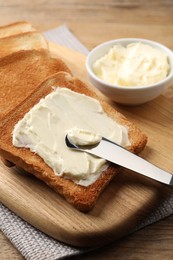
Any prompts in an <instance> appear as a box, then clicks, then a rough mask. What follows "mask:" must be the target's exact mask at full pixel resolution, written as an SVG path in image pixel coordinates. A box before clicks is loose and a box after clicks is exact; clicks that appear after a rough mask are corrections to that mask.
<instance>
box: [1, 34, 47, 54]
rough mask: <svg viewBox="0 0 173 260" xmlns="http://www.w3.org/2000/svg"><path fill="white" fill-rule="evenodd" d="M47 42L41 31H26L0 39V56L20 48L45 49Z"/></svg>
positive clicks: (20, 49)
mask: <svg viewBox="0 0 173 260" xmlns="http://www.w3.org/2000/svg"><path fill="white" fill-rule="evenodd" d="M47 48H48V44H47V41H46V39H45V38H44V36H43V35H42V34H41V33H38V32H26V33H21V34H16V35H12V36H9V37H4V38H1V39H0V58H2V57H4V56H7V55H9V54H12V53H15V52H18V51H22V50H40V49H47Z"/></svg>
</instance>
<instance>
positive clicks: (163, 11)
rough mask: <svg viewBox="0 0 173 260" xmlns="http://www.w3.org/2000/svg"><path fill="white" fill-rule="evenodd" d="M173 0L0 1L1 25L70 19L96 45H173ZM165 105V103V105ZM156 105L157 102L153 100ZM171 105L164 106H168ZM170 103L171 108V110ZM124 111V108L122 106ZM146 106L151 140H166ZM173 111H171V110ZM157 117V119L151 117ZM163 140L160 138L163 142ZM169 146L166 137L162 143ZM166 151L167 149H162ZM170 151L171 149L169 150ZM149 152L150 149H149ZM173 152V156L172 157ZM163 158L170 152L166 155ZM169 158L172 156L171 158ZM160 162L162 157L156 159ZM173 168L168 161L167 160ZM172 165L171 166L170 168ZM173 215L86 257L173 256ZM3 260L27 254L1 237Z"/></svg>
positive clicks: (43, 26)
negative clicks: (125, 40)
mask: <svg viewBox="0 0 173 260" xmlns="http://www.w3.org/2000/svg"><path fill="white" fill-rule="evenodd" d="M172 13H173V2H172V0H166V1H164V0H157V1H154V0H152V1H142V0H124V1H121V0H119V1H113V0H112V1H110V0H109V1H99V0H93V1H92V2H91V1H84V0H83V1H79V0H78V1H74V0H71V1H70V0H67V1H64V2H63V1H59V0H50V1H41V0H39V1H38V0H35V1H34V4H33V3H32V2H31V1H29V0H26V1H21V0H14V1H12V0H9V1H5V0H2V1H0V24H1V25H3V24H6V23H10V22H15V21H18V20H28V21H30V22H31V23H33V25H34V26H35V27H37V28H39V29H40V30H41V31H44V30H48V29H50V28H53V27H56V26H58V25H61V24H63V23H66V24H67V25H68V26H69V28H70V29H71V30H72V32H73V33H75V35H76V36H77V37H78V38H79V39H80V40H81V42H83V43H84V44H85V45H86V47H88V48H89V49H91V48H92V47H94V46H95V45H97V44H99V43H101V42H103V41H106V40H109V39H113V38H120V37H143V38H148V39H152V40H156V41H160V42H161V43H164V44H166V45H167V46H168V47H170V48H172V49H173V41H172V35H173V16H172ZM161 100H162V98H161V99H160V98H159V99H158V100H157V101H156V105H157V107H155V108H154V110H155V111H156V113H157V115H159V118H158V120H159V119H162V120H163V126H164V131H165V132H166V133H168V135H169V134H171V132H170V131H169V130H168V129H167V124H170V123H172V122H171V120H172V116H171V114H170V113H169V111H170V110H171V109H172V103H170V102H169V101H166V100H165V99H164V103H162V101H161ZM163 104H164V105H163ZM150 106H151V107H153V106H155V104H154V103H151V104H150ZM164 106H166V109H162V108H165V107H164ZM167 106H168V109H167ZM119 109H120V111H121V110H123V108H122V107H119ZM144 110H145V107H143V106H142V107H138V108H137V112H139V116H138V117H137V118H135V119H134V121H135V122H136V123H138V122H140V125H141V127H142V129H143V130H146V128H147V126H146V122H147V119H148V118H150V123H151V126H152V127H153V126H154V130H155V131H157V129H159V137H157V136H156V135H155V136H153V137H152V138H150V143H149V144H151V145H152V144H153V143H158V140H159V141H160V140H163V139H162V131H161V129H160V126H159V125H158V121H157V117H154V118H152V116H151V114H150V112H147V114H145V115H144ZM167 111H168V114H167ZM133 113H135V110H134V109H133V108H129V109H127V110H126V115H127V116H128V117H129V118H132V117H133V116H132V114H133ZM151 118H152V119H151ZM152 127H151V128H150V130H147V133H148V135H149V136H150V135H151V134H152V133H153V130H152ZM159 143H160V142H159ZM159 143H158V146H157V147H159V148H162V145H163V144H164V145H165V144H167V149H169V151H170V146H169V144H168V143H167V142H164V141H162V144H159ZM160 150H161V149H160ZM156 151H157V150H155V149H154V151H153V152H151V150H150V149H149V150H146V154H147V158H148V159H151V158H153V157H152V153H156ZM169 154H170V153H169ZM144 156H146V155H145V152H144ZM169 156H171V155H169ZM161 157H162V158H164V157H165V156H164V155H163V154H162V155H161ZM165 159H166V157H165ZM155 160H156V162H159V163H160V159H159V158H158V159H155ZM162 164H163V166H166V167H167V161H165V162H164V161H162ZM168 168H169V167H168ZM172 220H173V218H172V217H170V218H168V219H165V220H163V221H160V222H159V223H157V224H153V225H151V226H149V227H147V228H145V229H143V230H140V231H138V232H136V233H135V234H133V235H131V236H129V237H127V238H125V239H123V240H121V241H120V242H119V243H116V244H114V245H112V246H109V247H108V248H106V249H104V250H100V251H97V252H94V253H93V254H92V255H89V256H86V257H84V256H83V257H82V258H84V259H105V258H108V259H147V258H149V259H172V255H173V250H172V243H173V233H172V230H173V222H172ZM0 245H2V246H1V250H0V259H22V258H21V255H20V254H19V253H18V252H17V251H16V250H15V249H14V248H13V246H12V245H11V244H10V242H8V240H6V239H5V238H4V236H3V235H2V234H1V236H0Z"/></svg>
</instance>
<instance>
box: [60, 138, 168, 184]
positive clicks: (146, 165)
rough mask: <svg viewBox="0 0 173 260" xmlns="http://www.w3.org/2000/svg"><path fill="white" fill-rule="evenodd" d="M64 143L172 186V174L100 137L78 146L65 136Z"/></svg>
mask: <svg viewBox="0 0 173 260" xmlns="http://www.w3.org/2000/svg"><path fill="white" fill-rule="evenodd" d="M65 142H66V145H67V146H68V147H69V148H71V149H75V150H78V151H83V152H87V153H89V154H92V155H96V156H98V157H101V158H104V159H105V160H107V161H110V162H112V163H115V164H118V165H120V166H123V167H125V168H127V169H130V170H132V171H135V172H136V173H139V174H142V175H144V176H146V177H149V178H151V179H154V180H156V181H159V182H161V183H164V184H167V185H170V186H173V175H172V174H170V173H168V172H166V171H164V170H162V169H160V168H159V167H157V166H155V165H153V164H152V163H150V162H148V161H146V160H144V159H143V158H141V157H139V156H138V155H135V154H133V153H131V152H129V151H128V150H126V149H125V148H123V147H122V146H120V145H118V144H116V143H114V142H112V141H110V140H108V139H106V138H104V137H102V139H101V141H100V142H99V143H98V144H96V145H94V146H85V147H80V146H77V145H76V144H73V143H72V142H70V140H69V139H68V136H66V137H65Z"/></svg>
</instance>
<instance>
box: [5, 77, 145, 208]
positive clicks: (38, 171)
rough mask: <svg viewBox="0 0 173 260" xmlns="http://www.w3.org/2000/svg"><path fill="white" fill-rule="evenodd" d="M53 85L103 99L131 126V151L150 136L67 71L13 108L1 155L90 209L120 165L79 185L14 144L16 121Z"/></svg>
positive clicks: (113, 113) (78, 205)
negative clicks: (93, 180) (56, 172)
mask: <svg viewBox="0 0 173 260" xmlns="http://www.w3.org/2000/svg"><path fill="white" fill-rule="evenodd" d="M52 86H59V87H66V88H69V89H71V90H73V91H76V92H79V93H83V94H85V95H88V96H91V97H93V98H96V99H97V100H99V102H100V103H101V105H102V107H103V109H104V111H105V112H106V113H107V114H108V115H109V116H110V117H111V118H113V119H114V120H116V121H118V122H119V123H121V124H123V125H125V126H127V127H128V129H129V139H130V141H131V146H130V147H128V149H129V150H130V151H132V152H134V153H138V152H140V151H141V150H142V149H143V148H144V147H145V145H146V142H147V137H146V135H145V134H143V133H142V132H141V131H140V130H139V129H138V128H137V127H136V126H135V125H134V124H133V123H131V122H129V121H128V120H127V119H126V118H125V117H124V116H123V115H121V114H120V113H119V112H117V111H116V110H115V109H113V108H112V107H111V106H110V105H109V104H108V103H106V102H105V101H104V100H103V99H102V98H101V97H99V96H98V95H97V94H96V93H95V92H94V91H92V90H91V89H90V88H88V87H87V85H85V84H84V83H83V82H81V81H80V80H79V79H77V78H75V77H73V76H72V75H70V74H69V73H66V72H59V73H56V74H54V75H52V76H50V77H49V78H47V79H46V80H45V81H44V82H42V83H41V84H40V85H39V87H37V88H36V89H35V90H34V91H33V92H32V93H31V94H30V96H29V97H28V98H27V99H25V100H24V101H23V102H22V103H21V104H20V105H18V106H17V107H16V108H15V109H13V111H11V112H10V113H9V114H8V115H7V116H6V117H5V118H4V119H3V120H2V121H1V123H0V133H1V136H0V154H1V156H2V157H3V158H5V159H6V160H8V161H10V162H12V163H14V164H16V165H17V166H19V167H21V168H23V169H24V170H26V171H28V172H30V173H32V174H34V175H35V176H36V177H37V178H39V179H41V180H42V181H44V182H45V183H46V184H47V185H49V186H50V187H51V188H53V189H54V190H55V191H56V192H58V193H59V194H60V195H62V196H63V197H64V198H65V199H66V200H67V201H68V202H70V203H71V204H72V205H73V206H74V207H76V208H77V209H78V210H80V211H83V212H87V211H89V210H91V209H92V207H93V206H94V205H95V203H96V201H97V199H98V197H99V195H100V193H101V192H102V191H103V189H104V188H105V187H106V186H107V185H108V183H109V182H110V181H111V180H112V178H113V177H114V176H115V175H116V174H117V173H118V171H119V169H120V167H118V166H116V165H113V164H110V166H109V167H108V169H107V170H106V171H105V172H103V173H102V174H101V176H100V177H99V178H98V179H97V180H96V182H94V183H93V184H91V185H89V186H87V187H84V186H81V185H78V184H75V183H74V182H73V181H71V180H68V179H65V178H63V177H59V176H56V175H55V174H54V172H53V170H52V169H51V168H50V167H49V166H48V165H47V164H45V163H44V161H43V160H42V158H41V157H39V156H38V155H36V154H34V153H32V152H31V151H30V150H29V149H26V148H17V147H15V146H13V145H12V131H13V129H14V126H15V124H16V123H17V122H18V121H19V120H20V119H22V118H23V116H24V115H25V114H26V113H27V112H28V111H29V110H30V109H31V108H32V107H33V106H34V105H35V104H36V103H38V102H39V100H40V99H41V98H43V97H45V96H46V95H48V94H49V93H50V92H51V91H52Z"/></svg>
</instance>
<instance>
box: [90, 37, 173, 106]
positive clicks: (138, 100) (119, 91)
mask: <svg viewBox="0 0 173 260" xmlns="http://www.w3.org/2000/svg"><path fill="white" fill-rule="evenodd" d="M134 42H142V43H145V44H148V45H151V46H153V47H154V48H158V49H160V50H162V51H164V52H165V53H166V54H167V56H168V60H169V64H170V68H171V69H170V72H169V75H168V76H167V77H166V78H165V79H164V80H162V81H160V82H158V83H156V84H153V85H149V86H132V87H129V86H128V87H122V86H117V85H112V84H109V83H106V82H105V81H103V80H101V79H99V78H98V77H97V76H96V74H95V73H94V72H93V68H92V66H93V63H94V62H95V61H96V60H97V59H99V58H101V57H103V56H104V55H105V54H106V53H108V51H109V50H110V48H111V47H113V46H114V45H116V44H120V45H122V46H126V45H128V44H130V43H134ZM86 68H87V71H88V74H89V77H90V80H91V82H92V84H93V85H95V86H96V87H97V88H98V89H99V90H100V91H101V92H102V93H103V94H105V95H106V96H107V97H108V98H110V99H111V100H113V101H115V102H117V103H120V104H125V105H139V104H143V103H146V102H148V101H151V100H153V99H154V98H156V97H158V96H159V95H160V94H161V93H162V92H163V90H164V89H165V88H167V87H168V85H170V84H171V82H172V84H173V52H172V51H171V50H170V49H168V48H167V47H165V46H164V45H162V44H160V43H157V42H154V41H150V40H145V39H140V38H124V39H123V38H122V39H117V40H112V41H109V42H105V43H103V44H101V45H98V46H97V47H95V48H94V49H93V50H92V51H91V52H90V53H89V54H88V56H87V59H86Z"/></svg>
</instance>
